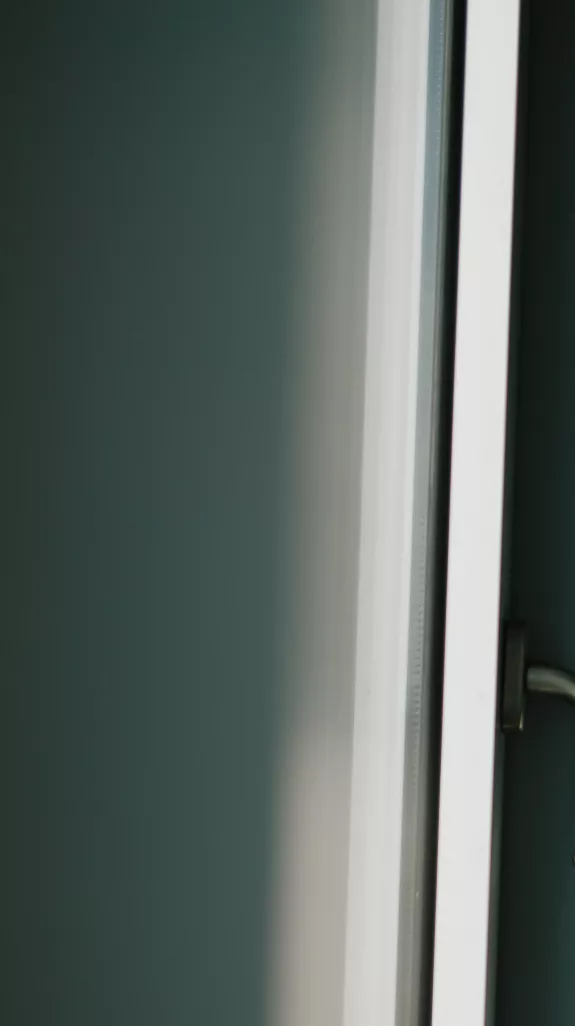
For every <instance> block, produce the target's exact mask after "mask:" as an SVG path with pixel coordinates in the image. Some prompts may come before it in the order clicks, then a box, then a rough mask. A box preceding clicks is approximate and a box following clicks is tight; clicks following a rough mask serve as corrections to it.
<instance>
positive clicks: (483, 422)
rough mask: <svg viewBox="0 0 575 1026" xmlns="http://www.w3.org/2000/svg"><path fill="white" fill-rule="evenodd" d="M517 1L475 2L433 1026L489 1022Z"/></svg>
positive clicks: (469, 55)
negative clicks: (489, 957)
mask: <svg viewBox="0 0 575 1026" xmlns="http://www.w3.org/2000/svg"><path fill="white" fill-rule="evenodd" d="M519 19H520V0H469V2H468V9H467V40H466V71H465V101H464V126H463V154H462V185H461V188H462V191H461V221H460V244H459V246H460V248H459V277H458V300H457V329H456V356H455V390H454V416H453V443H452V468H451V498H450V533H449V555H448V594H447V619H446V639H445V668H444V698H443V733H442V752H441V785H440V818H439V848H438V875H437V905H436V924H435V966H434V996H433V1026H484V1024H485V1022H486V1015H487V1007H486V993H487V986H488V982H489V981H488V975H489V972H488V947H489V943H488V937H489V928H490V916H491V915H492V913H493V909H492V908H491V905H492V902H491V899H490V894H491V870H492V828H493V787H494V758H495V738H496V729H497V728H496V713H497V696H498V639H499V617H500V611H499V610H500V581H501V535H502V510H503V481H504V455H505V440H506V417H507V365H508V335H509V308H510V278H511V249H512V230H513V197H514V178H515V135H516V95H517V67H518V42H519Z"/></svg>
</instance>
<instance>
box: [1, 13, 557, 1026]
mask: <svg viewBox="0 0 575 1026" xmlns="http://www.w3.org/2000/svg"><path fill="white" fill-rule="evenodd" d="M352 8H353V9H352ZM374 23H375V15H374V3H372V2H371V0H361V2H360V3H359V4H355V5H345V4H343V3H336V4H327V3H323V2H321V0H314V2H313V3H309V0H307V2H305V3H304V2H303V0H302V2H296V3H281V4H280V3H275V2H271V3H269V2H266V3H264V2H263V0H261V2H260V0H249V2H247V3H243V4H239V3H234V2H232V0H229V2H225V3H224V4H223V5H222V4H208V3H206V4H203V5H200V4H197V3H183V2H182V3H179V4H176V3H168V4H154V5H145V4H144V5H141V4H136V3H125V4H122V3H120V4H116V5H111V4H107V3H103V4H102V3H101V4H92V5H90V4H87V3H76V4H69V5H65V4H63V3H60V4H59V3H55V4H32V5H15V10H14V13H13V14H12V15H11V16H9V17H7V18H6V25H5V26H4V27H3V31H2V39H1V43H0V47H1V55H0V56H1V59H0V68H1V70H0V75H1V77H2V89H1V96H2V99H1V101H0V102H1V111H2V116H1V124H2V135H3V157H2V165H1V170H0V181H1V185H2V188H1V194H0V237H1V246H0V252H1V258H0V259H1V272H0V280H1V282H2V285H1V288H2V300H1V303H0V332H1V338H2V342H1V346H0V389H1V395H0V453H1V467H2V504H1V509H2V512H1V515H0V517H1V519H0V523H1V526H2V530H1V535H0V537H1V542H0V567H1V570H0V581H1V588H0V603H1V604H0V616H1V624H2V628H1V639H2V644H1V653H2V654H1V677H0V801H1V809H2V824H3V829H2V844H1V846H0V905H1V908H2V914H1V917H0V951H1V954H2V966H3V983H2V987H1V988H0V1020H1V1021H2V1023H3V1024H5V1026H27V1024H30V1026H36V1024H38V1023H42V1024H45V1026H50V1024H54V1026H79V1024H80V1023H81V1024H82V1026H104V1024H105V1026H114V1024H118V1026H120V1024H122V1026H125V1024H128V1023H138V1024H141V1026H146V1024H150V1026H158V1024H160V1023H161V1024H162V1026H164V1024H165V1026H177V1024H182V1026H183V1024H184V1023H185V1024H187V1026H189V1024H190V1023H198V1024H199V1023H209V1024H215V1026H228V1024H232V1023H234V1024H237V1026H240V1024H242V1023H245V1024H246V1026H259V1024H262V1026H263V1024H264V1023H265V1024H266V1026H267V1024H268V1023H276V1022H277V1023H284V1022H285V1023H288V1022H291V1023H293V1024H295V1023H296V1022H297V1023H298V1026H305V1024H306V1023H310V1024H311V1023H313V1024H314V1026H317V1024H323V1023H325V1024H326V1026H327V1024H328V1023H329V1024H330V1026H331V1024H335V1023H336V1022H337V1021H338V1020H339V1017H340V1016H341V1005H342V987H343V979H342V977H343V972H342V966H343V952H344V931H345V899H346V888H345V881H346V872H347V844H348V828H349V786H350V772H351V770H350V767H351V736H352V722H351V720H352V710H353V695H352V693H351V691H352V684H353V674H352V666H353V654H354V629H355V609H354V601H355V590H354V582H355V580H356V576H357V529H358V508H357V507H358V493H359V479H360V466H359V464H360V436H361V423H362V402H363V358H364V353H363V348H362V347H363V339H364V316H365V306H366V303H365V289H366V284H365V283H366V273H365V272H366V262H367V250H368V220H369V196H370V190H369V185H370V171H371V121H372V106H373V47H374V38H375V26H374ZM574 729H575V728H574ZM306 760H307V761H306ZM286 767H287V768H286ZM298 774H299V776H298ZM296 778H297V779H296ZM290 838H291V847H292V848H294V847H295V849H297V846H298V845H299V846H300V848H302V846H303V849H305V852H306V853H307V854H305V856H302V857H301V858H300V856H297V857H294V859H292V860H291V861H290V858H291V856H289V854H288V865H287V867H286V866H285V865H283V862H282V858H284V857H285V852H286V850H288V852H289V851H290V850H291V849H290V844H289V843H288V844H287V845H286V839H287V841H288V842H289V841H290ZM309 852H311V853H312V855H311V856H310V858H311V862H310V861H309V859H308V855H309ZM296 854H297V852H296ZM302 858H303V861H302ZM298 859H299V861H298ZM306 859H308V861H306ZM294 866H295V867H296V868H295V869H294V868H293V867H294ZM298 867H300V868H299V869H298ZM301 867H303V869H302V868H301ZM292 872H293V873H295V876H294V877H293V879H292V877H291V876H290V874H291V873H292ZM298 874H299V876H298ZM286 880H287V883H286ZM294 881H295V882H294ZM278 894H279V895H283V896H284V897H285V895H288V897H289V896H290V895H291V897H292V898H293V901H292V900H291V898H290V902H289V907H287V906H286V907H284V906H282V901H283V900H284V898H281V897H280V898H277V900H276V897H277V895H278ZM294 896H295V897H294ZM310 959H311V961H310ZM314 960H315V961H314Z"/></svg>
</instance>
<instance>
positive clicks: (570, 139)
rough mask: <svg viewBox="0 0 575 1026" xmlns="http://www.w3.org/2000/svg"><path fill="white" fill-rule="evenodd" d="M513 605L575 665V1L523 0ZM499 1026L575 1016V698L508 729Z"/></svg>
mask: <svg viewBox="0 0 575 1026" xmlns="http://www.w3.org/2000/svg"><path fill="white" fill-rule="evenodd" d="M529 6H530V8H531V11H530V25H529V51H528V72H527V79H528V82H527V88H528V94H527V120H526V132H527V135H526V140H525V143H526V146H525V167H524V197H523V226H522V240H521V252H520V254H519V256H520V260H521V289H520V297H519V307H520V309H519V338H518V378H517V393H516V396H517V423H516V445H515V447H516V459H515V480H514V491H515V496H514V519H513V545H512V570H511V592H510V612H511V615H512V616H515V617H517V618H521V619H525V620H526V621H527V623H528V627H529V632H530V643H529V654H530V658H531V659H533V660H545V661H549V662H552V663H556V664H558V665H564V666H566V667H569V668H571V669H575V418H574V416H573V411H574V408H575V287H574V284H575V216H574V213H573V210H572V193H573V181H574V180H575V133H574V131H573V126H574V124H575V121H574V116H575V62H574V60H573V54H574V53H575V9H573V8H572V7H570V6H569V5H568V4H560V3H556V2H553V3H545V2H543V0H532V2H531V4H530V5H529ZM505 778H506V779H505V797H504V821H503V852H502V874H501V907H500V930H499V970H498V1020H497V1021H498V1023H499V1026H519V1024H525V1023H529V1024H530V1026H572V1023H573V1021H574V1020H575V974H574V973H573V958H574V953H575V869H573V866H572V862H571V858H572V854H573V852H574V850H575V710H573V709H570V708H568V707H567V706H563V705H553V704H552V703H550V702H546V701H541V702H535V701H533V702H532V703H531V705H530V706H529V707H528V711H527V719H526V725H525V734H524V736H522V737H518V738H511V739H509V740H508V742H507V752H506V770H505Z"/></svg>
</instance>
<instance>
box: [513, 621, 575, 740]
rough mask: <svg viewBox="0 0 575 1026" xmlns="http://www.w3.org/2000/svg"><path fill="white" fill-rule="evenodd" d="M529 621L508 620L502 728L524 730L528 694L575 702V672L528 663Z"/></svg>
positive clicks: (574, 703)
mask: <svg viewBox="0 0 575 1026" xmlns="http://www.w3.org/2000/svg"><path fill="white" fill-rule="evenodd" d="M526 640H527V630H526V627H525V624H521V623H513V624H508V625H507V626H506V628H505V637H504V651H503V687H502V697H501V729H502V730H503V731H505V732H506V733H513V732H515V731H518V730H523V725H524V721H525V704H526V698H527V695H528V694H535V695H549V696H550V697H552V698H562V699H563V700H564V701H567V702H570V703H572V704H573V705H575V675H574V674H572V673H567V672H566V671H565V670H559V669H556V668H555V667H553V666H546V665H544V664H534V665H531V666H528V665H527V660H526V648H527V645H526Z"/></svg>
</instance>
